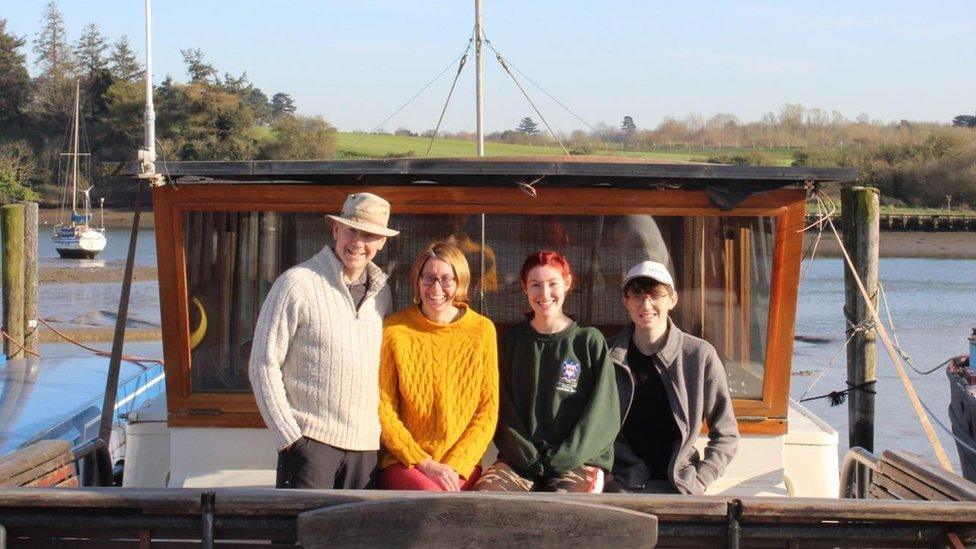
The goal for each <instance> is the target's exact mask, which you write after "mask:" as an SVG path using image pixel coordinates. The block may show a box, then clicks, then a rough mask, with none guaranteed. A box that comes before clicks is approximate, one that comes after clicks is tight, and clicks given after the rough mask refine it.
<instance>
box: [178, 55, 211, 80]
mask: <svg viewBox="0 0 976 549" xmlns="http://www.w3.org/2000/svg"><path fill="white" fill-rule="evenodd" d="M180 55H182V56H183V64H184V65H186V73H187V75H189V77H190V82H193V83H200V82H206V83H208V84H213V83H214V82H216V80H217V69H216V68H215V67H214V66H213V65H211V64H210V63H207V62H206V61H204V56H203V51H201V50H200V48H195V49H186V50H180Z"/></svg>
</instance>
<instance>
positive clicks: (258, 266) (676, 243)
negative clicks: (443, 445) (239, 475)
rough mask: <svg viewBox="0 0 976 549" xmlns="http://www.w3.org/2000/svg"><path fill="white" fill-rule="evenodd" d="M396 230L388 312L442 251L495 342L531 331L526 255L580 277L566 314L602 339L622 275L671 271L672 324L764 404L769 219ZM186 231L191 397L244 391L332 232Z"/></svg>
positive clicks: (409, 217) (527, 221) (216, 217)
mask: <svg viewBox="0 0 976 549" xmlns="http://www.w3.org/2000/svg"><path fill="white" fill-rule="evenodd" d="M391 225H392V226H393V227H395V228H397V229H399V230H400V231H401V236H399V237H396V238H391V239H390V240H389V241H388V242H387V244H386V246H385V247H384V249H383V250H382V251H381V252H380V254H379V255H378V256H377V257H376V259H375V262H376V263H377V265H379V266H380V268H382V269H383V270H384V271H385V272H387V273H388V274H390V286H391V288H392V290H393V295H394V308H395V309H400V308H403V307H406V306H409V305H410V299H411V292H410V284H411V281H410V280H408V277H409V271H410V266H411V264H412V262H413V259H414V257H415V256H416V254H417V253H419V252H420V250H422V249H423V248H424V247H425V246H426V245H427V244H429V243H430V242H433V241H436V240H439V239H444V238H449V239H453V240H454V241H455V242H456V243H457V244H458V246H460V247H461V249H462V250H463V251H464V252H465V254H466V256H467V258H468V262H469V264H470V267H471V273H472V278H473V280H472V285H471V291H470V297H471V302H472V305H473V306H474V307H475V308H476V309H478V310H480V311H481V312H483V313H484V314H486V315H487V316H488V317H489V318H491V319H492V320H493V321H494V322H495V323H496V325H498V327H499V331H500V332H504V330H505V329H506V328H507V327H508V326H510V325H512V324H513V323H516V322H519V321H521V320H522V319H524V318H525V316H524V312H525V311H527V310H528V305H527V303H526V301H525V297H524V295H523V294H522V290H521V285H520V282H519V278H518V273H519V268H520V267H521V264H522V260H523V259H524V258H525V256H526V255H528V254H529V253H530V252H533V251H535V250H538V249H554V250H557V251H559V252H561V253H563V254H564V255H566V257H567V258H568V259H569V262H570V265H571V266H572V268H573V271H574V275H575V282H574V289H573V290H572V292H571V294H570V296H569V298H568V300H567V304H566V311H567V313H568V314H570V316H573V317H574V318H576V319H578V320H580V321H582V322H585V323H588V324H591V325H594V326H597V327H598V328H600V329H601V330H603V332H604V333H605V334H606V335H607V336H608V337H611V336H612V335H613V334H614V333H616V332H617V331H618V330H620V329H621V328H622V327H623V326H624V325H625V324H626V322H627V314H626V311H625V310H624V308H623V306H622V304H621V302H620V280H621V279H622V278H623V275H624V273H625V272H626V271H627V270H628V269H629V268H630V267H631V266H632V265H634V264H635V263H637V262H639V261H643V260H645V259H652V260H655V261H659V262H662V263H665V264H666V265H668V266H669V268H671V269H672V272H673V273H674V275H675V283H676V284H677V286H678V287H677V290H678V292H679V300H678V306H677V307H676V308H675V310H674V311H673V313H672V318H673V319H674V321H675V322H676V323H677V325H678V326H679V327H680V328H681V329H682V330H684V331H686V332H688V333H691V334H693V335H697V336H700V337H703V338H705V339H706V340H708V341H709V342H711V343H712V344H713V345H714V346H715V347H716V349H717V350H718V352H719V355H720V356H721V357H722V360H723V361H724V362H725V365H726V370H727V373H728V376H729V382H730V388H731V391H732V395H733V396H734V397H737V398H749V399H761V398H762V388H763V374H764V361H765V351H766V323H767V317H768V309H769V291H770V271H771V268H772V250H773V246H772V244H773V234H774V223H773V220H772V219H771V218H758V217H752V218H745V217H690V216H689V217H679V216H657V217H651V216H649V215H625V216H539V215H481V214H470V215H434V214H422V215H415V214H401V215H394V216H393V218H392V219H391ZM184 231H185V234H186V241H185V246H186V248H185V251H186V265H187V287H188V290H189V297H190V300H191V303H190V307H189V308H190V319H189V321H190V328H189V329H190V335H191V337H190V343H191V347H192V349H191V364H192V367H191V378H192V386H193V390H194V391H203V392H214V391H249V390H250V387H249V385H248V380H247V362H248V357H249V354H250V345H251V339H252V338H253V327H254V324H255V322H256V321H257V315H258V313H259V312H260V308H261V304H262V303H263V300H264V296H265V295H267V292H268V289H269V288H270V286H271V284H272V283H273V282H274V280H275V279H276V278H277V276H278V275H279V274H280V273H281V272H282V271H283V270H285V269H287V268H288V267H291V266H292V265H296V264H298V263H300V262H302V261H304V260H306V259H308V258H310V257H311V256H312V255H314V254H315V253H317V252H318V251H319V250H320V249H321V248H322V246H325V245H326V244H331V242H332V236H331V233H332V230H331V226H330V224H329V222H328V221H327V220H326V218H325V216H324V215H323V214H309V213H274V212H230V213H217V212H214V213H211V212H187V213H185V214H184ZM201 311H202V312H203V314H201ZM203 318H205V319H206V322H205V325H204V324H203V323H201V320H202V319H203Z"/></svg>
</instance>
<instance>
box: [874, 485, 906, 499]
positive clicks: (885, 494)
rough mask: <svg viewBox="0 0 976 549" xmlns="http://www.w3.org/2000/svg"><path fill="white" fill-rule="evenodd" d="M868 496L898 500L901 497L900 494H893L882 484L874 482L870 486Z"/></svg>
mask: <svg viewBox="0 0 976 549" xmlns="http://www.w3.org/2000/svg"><path fill="white" fill-rule="evenodd" d="M868 496H869V497H870V498H871V499H880V500H898V499H901V498H899V497H898V496H896V495H895V494H892V493H891V492H889V491H888V490H886V489H885V488H884V487H882V486H880V485H878V484H872V485H871V486H868Z"/></svg>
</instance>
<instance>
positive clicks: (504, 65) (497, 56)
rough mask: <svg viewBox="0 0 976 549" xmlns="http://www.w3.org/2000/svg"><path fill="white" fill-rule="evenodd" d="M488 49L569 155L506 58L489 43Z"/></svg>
mask: <svg viewBox="0 0 976 549" xmlns="http://www.w3.org/2000/svg"><path fill="white" fill-rule="evenodd" d="M486 42H487V41H486ZM488 47H490V48H491V51H493V52H495V59H497V60H498V63H499V64H500V65H501V66H502V68H503V69H505V72H506V73H507V74H508V76H510V77H511V78H512V82H515V86H516V87H517V88H518V89H519V91H520V92H522V96H523V97H525V100H526V101H528V102H529V105H530V106H531V107H532V110H534V111H535V114H536V115H538V116H539V120H542V123H543V124H545V126H546V129H547V130H549V135H551V136H552V138H553V139H555V140H556V143H558V144H559V147H560V148H561V149H562V150H563V152H564V153H566V155H569V150H567V149H566V146H565V145H563V142H562V141H560V140H559V138H558V137H556V132H554V131H553V130H552V126H550V125H549V122H548V121H547V120H546V117H545V116H542V112H540V111H539V107H536V105H535V103H534V102H533V101H532V98H531V97H529V94H528V93H527V92H526V91H525V88H523V87H522V84H521V83H520V82H519V81H518V78H515V75H514V74H512V71H511V70H509V68H508V64H507V63H506V62H505V58H504V57H502V54H501V53H499V52H498V50H496V49H495V47H494V46H492V45H491V42H488Z"/></svg>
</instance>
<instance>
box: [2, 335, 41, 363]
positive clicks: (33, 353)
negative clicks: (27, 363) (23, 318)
mask: <svg viewBox="0 0 976 549" xmlns="http://www.w3.org/2000/svg"><path fill="white" fill-rule="evenodd" d="M0 334H3V337H4V339H6V340H7V341H9V342H10V343H11V345H13V346H14V347H17V348H18V349H20V350H21V351H24V352H25V353H27V354H29V355H32V356H37V357H39V356H41V354H40V353H38V352H37V351H32V350H30V349H28V348H27V347H24V346H23V345H21V344H20V343H17V342H16V341H15V340H14V338H12V337H10V334H8V333H7V331H6V330H0Z"/></svg>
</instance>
